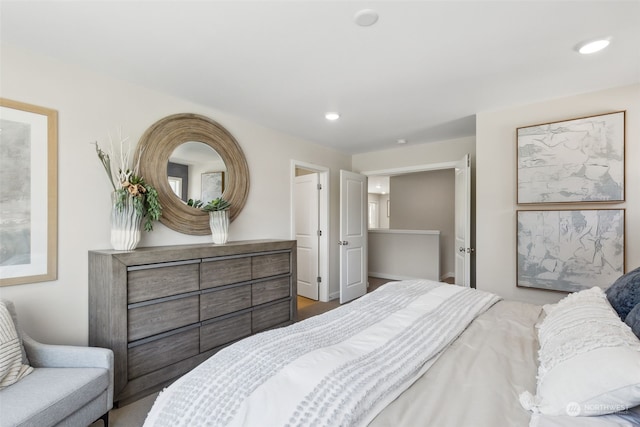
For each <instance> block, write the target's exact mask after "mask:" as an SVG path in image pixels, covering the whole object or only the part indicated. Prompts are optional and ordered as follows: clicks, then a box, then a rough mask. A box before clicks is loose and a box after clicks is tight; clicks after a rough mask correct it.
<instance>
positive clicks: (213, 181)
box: [200, 172, 224, 205]
mask: <svg viewBox="0 0 640 427" xmlns="http://www.w3.org/2000/svg"><path fill="white" fill-rule="evenodd" d="M222 193H224V172H205V173H203V174H202V189H201V194H202V197H201V199H200V200H202V202H203V203H204V204H205V205H206V204H207V203H209V202H210V201H212V200H214V199H217V198H218V197H221V196H222Z"/></svg>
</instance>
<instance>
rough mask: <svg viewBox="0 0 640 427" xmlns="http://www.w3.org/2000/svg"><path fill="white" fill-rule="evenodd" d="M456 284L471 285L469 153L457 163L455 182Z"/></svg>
mask: <svg viewBox="0 0 640 427" xmlns="http://www.w3.org/2000/svg"><path fill="white" fill-rule="evenodd" d="M455 187H456V188H455V192H456V195H455V201H456V206H455V229H456V232H455V235H456V244H455V260H456V262H455V269H456V272H455V274H456V278H455V281H456V285H461V286H471V252H472V251H473V249H472V248H471V160H470V158H469V155H468V154H465V156H464V157H463V158H462V159H461V160H460V161H459V162H458V163H457V164H456V184H455Z"/></svg>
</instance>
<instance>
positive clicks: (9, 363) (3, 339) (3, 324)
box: [0, 301, 33, 390]
mask: <svg viewBox="0 0 640 427" xmlns="http://www.w3.org/2000/svg"><path fill="white" fill-rule="evenodd" d="M31 371H33V368H32V367H31V366H28V365H24V364H23V363H22V345H21V343H20V339H19V337H18V332H17V330H16V327H15V325H14V321H13V317H12V316H11V313H10V312H9V309H8V308H7V305H6V304H5V302H4V301H0V390H2V389H4V388H5V387H8V386H10V385H12V384H14V383H16V382H17V381H18V380H20V379H21V378H23V377H25V376H26V375H28V374H29V373H31Z"/></svg>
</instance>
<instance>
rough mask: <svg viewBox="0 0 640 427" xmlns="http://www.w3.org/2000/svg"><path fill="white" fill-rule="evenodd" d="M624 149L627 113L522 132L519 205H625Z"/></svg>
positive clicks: (561, 123) (518, 135)
mask: <svg viewBox="0 0 640 427" xmlns="http://www.w3.org/2000/svg"><path fill="white" fill-rule="evenodd" d="M624 144H625V112H624V111H618V112H615V113H609V114H601V115H598V116H590V117H583V118H579V119H573V120H566V121H560V122H552V123H546V124H541V125H535V126H526V127H521V128H518V129H517V153H518V154H517V155H518V204H527V203H567V202H622V201H624V198H625V194H624V191H625V188H624V177H625V175H624Z"/></svg>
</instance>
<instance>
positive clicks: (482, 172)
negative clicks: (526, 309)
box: [476, 85, 640, 303]
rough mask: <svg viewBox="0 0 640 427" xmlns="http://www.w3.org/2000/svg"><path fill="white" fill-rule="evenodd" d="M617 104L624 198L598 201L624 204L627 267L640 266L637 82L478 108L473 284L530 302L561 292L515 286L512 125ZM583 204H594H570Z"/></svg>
mask: <svg viewBox="0 0 640 427" xmlns="http://www.w3.org/2000/svg"><path fill="white" fill-rule="evenodd" d="M619 110H627V114H626V154H625V157H626V159H625V160H626V202H625V203H617V204H606V205H601V206H603V207H611V208H614V207H615V208H626V218H625V219H626V270H627V271H629V270H632V269H633V268H635V267H638V266H640V239H638V236H640V167H638V165H640V143H639V142H640V85H632V86H626V87H620V88H615V89H609V90H604V91H600V92H593V93H589V94H584V95H579V96H573V97H568V98H561V99H555V100H551V101H546V102H540V103H537V104H532V105H525V106H519V107H514V108H509V109H505V110H501V111H493V112H483V113H479V114H477V117H476V133H477V135H476V153H477V158H476V180H477V181H476V212H477V216H476V224H477V228H476V230H477V231H476V263H477V264H476V285H477V288H479V289H484V290H487V291H491V292H495V293H497V294H499V295H501V296H503V297H504V298H508V299H515V300H521V301H526V302H532V303H548V302H555V301H557V300H559V299H560V298H562V297H563V296H564V295H565V294H563V293H558V292H550V291H542V290H532V289H528V288H517V287H516V210H517V209H518V206H517V205H516V128H517V127H520V126H527V125H532V124H538V123H546V122H551V121H558V120H565V119H572V118H576V117H584V116H589V115H595V114H601V113H607V112H612V111H619ZM566 207H567V206H566V205H563V206H560V207H559V208H566ZM586 207H589V208H593V207H594V204H571V206H570V208H571V209H581V208H586Z"/></svg>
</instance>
